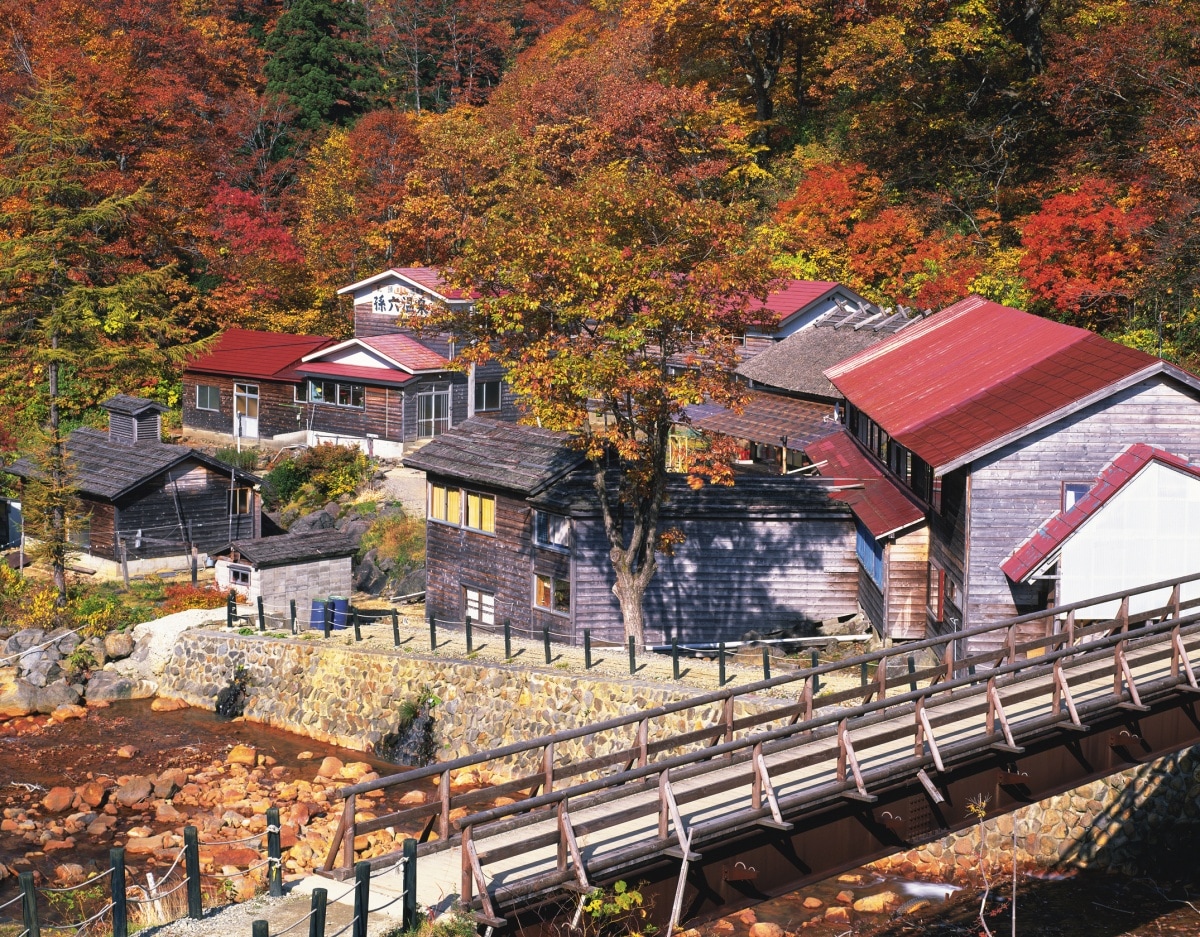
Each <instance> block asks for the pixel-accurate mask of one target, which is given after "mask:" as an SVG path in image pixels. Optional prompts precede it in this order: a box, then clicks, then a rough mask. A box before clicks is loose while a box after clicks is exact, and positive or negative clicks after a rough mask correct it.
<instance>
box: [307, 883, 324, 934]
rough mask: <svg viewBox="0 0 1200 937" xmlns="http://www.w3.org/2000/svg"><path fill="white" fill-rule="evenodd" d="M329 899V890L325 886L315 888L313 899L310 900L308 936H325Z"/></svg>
mask: <svg viewBox="0 0 1200 937" xmlns="http://www.w3.org/2000/svg"><path fill="white" fill-rule="evenodd" d="M328 900H329V891H328V890H327V889H324V888H314V889H313V892H312V901H310V902H309V907H308V910H309V914H310V915H311V917H309V919H308V937H325V903H326V902H327V901H328Z"/></svg>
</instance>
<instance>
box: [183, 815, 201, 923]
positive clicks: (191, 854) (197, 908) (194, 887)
mask: <svg viewBox="0 0 1200 937" xmlns="http://www.w3.org/2000/svg"><path fill="white" fill-rule="evenodd" d="M183 867H184V871H185V872H186V873H187V903H188V917H190V918H191V919H192V920H193V921H199V920H200V919H201V918H203V917H204V899H203V897H202V895H201V894H200V836H199V834H198V833H197V832H196V828H195V827H194V826H185V827H184V828H183Z"/></svg>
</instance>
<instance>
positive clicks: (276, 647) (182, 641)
mask: <svg viewBox="0 0 1200 937" xmlns="http://www.w3.org/2000/svg"><path fill="white" fill-rule="evenodd" d="M239 664H240V665H241V666H243V667H245V668H246V670H247V671H248V673H249V675H250V699H249V702H248V704H247V706H246V718H248V719H251V720H254V721H257V722H262V723H265V724H267V725H272V726H277V727H279V728H281V729H287V730H288V731H290V732H296V733H298V734H300V735H305V736H308V737H309V738H315V739H319V740H321V741H326V742H332V743H334V744H337V745H343V746H345V747H348V748H355V749H359V750H366V749H369V748H370V747H371V746H372V745H373V744H374V743H376V742H378V741H379V740H380V739H381V738H383V736H384V735H386V734H387V733H389V732H391V731H394V730H395V728H396V725H397V722H398V719H399V716H398V710H399V707H400V706H401V705H402V704H403V703H404V702H405V701H406V700H409V699H412V698H413V697H415V696H416V695H417V694H418V693H419V692H420V691H421V689H422V688H423V687H426V686H427V687H429V689H430V690H431V691H432V692H433V693H434V695H435V696H437V697H438V698H439V699H440V700H441V701H442V702H441V704H440V705H439V706H437V707H436V709H435V711H434V717H435V722H436V725H437V731H438V737H439V742H440V745H441V748H440V750H439V752H438V760H439V761H449V760H451V759H454V758H458V757H461V756H464V755H469V754H473V753H475V752H479V751H483V750H486V749H488V748H496V747H499V746H501V745H507V744H509V743H511V742H517V741H522V740H524V739H529V738H535V737H537V736H539V735H546V734H549V733H552V732H558V731H562V730H565V729H570V728H574V727H575V726H578V725H581V724H586V723H588V722H596V721H599V720H603V719H609V718H612V717H615V716H621V715H627V714H632V713H637V712H641V711H643V710H646V709H652V708H654V707H656V706H662V705H665V704H667V703H671V702H674V701H676V700H681V699H687V698H689V697H692V696H695V695H697V693H696V691H695V689H694V688H682V689H674V688H671V687H667V686H662V685H660V684H655V683H649V682H646V681H637V680H618V679H614V678H612V677H599V676H597V677H595V678H590V677H587V676H584V675H581V674H569V673H566V672H560V671H545V672H538V671H536V670H533V669H530V668H528V667H524V666H505V665H497V664H490V665H483V664H474V663H472V662H470V661H459V660H447V659H439V658H433V657H417V656H415V655H413V654H410V653H405V652H404V651H381V650H363V649H357V648H354V647H351V646H344V645H337V644H334V643H333V642H328V641H321V642H315V641H306V640H302V639H287V640H280V639H271V638H261V637H258V636H257V635H236V634H229V633H226V632H219V633H218V632H212V631H204V630H194V631H188V632H186V633H184V634H182V635H180V637H179V640H178V642H177V643H176V645H175V651H174V656H173V657H172V659H171V660H170V662H169V663H168V664H167V667H166V670H165V672H164V673H163V676H162V679H161V681H160V684H159V691H158V692H159V695H160V696H167V697H177V698H179V699H182V700H185V701H186V702H187V703H189V704H190V705H192V706H198V707H201V708H205V709H213V708H214V705H215V700H216V696H217V693H218V692H220V691H221V690H222V689H223V688H224V687H225V686H226V685H227V684H228V683H229V680H230V677H231V676H232V675H233V672H234V669H235V668H236V667H237V666H238V665H239ZM764 705H765V706H769V705H772V704H764ZM773 705H774V706H778V705H779V702H778V701H774V703H773ZM754 706H755V704H754V703H752V702H750V703H743V702H739V703H738V704H737V706H736V708H735V717H737V716H742V715H745V714H747V713H749V712H751V711H753V709H754ZM707 715H708V719H709V722H710V723H711V722H713V721H715V720H716V719H717V717H718V716H719V705H714V706H712V707H711V711H710V712H709V713H708V714H707ZM698 719H699V715H698V714H697V712H696V711H694V710H691V711H683V712H680V713H677V714H675V715H673V716H671V717H669V718H667V719H660V720H656V721H655V722H654V723H653V725H652V728H651V738H650V741H654V740H655V739H656V738H658V737H660V736H661V735H665V734H671V735H674V734H678V733H681V732H685V731H691V730H692V729H695V728H697V726H696V725H695V723H696V721H697V720H698ZM632 740H633V732H632V730H631V729H626V730H624V731H623V732H620V733H608V734H607V735H605V736H585V737H581V738H580V739H578V740H575V741H572V742H569V743H564V744H560V745H559V746H557V747H556V754H557V756H558V758H559V759H560V760H570V761H574V760H583V759H584V758H590V757H594V756H597V755H602V754H605V753H606V752H608V751H612V750H616V749H623V748H627V747H629V745H630V744H632ZM540 765H541V756H540V754H539V753H536V752H535V753H533V754H532V755H531V756H528V757H526V758H525V759H524V761H522V762H516V761H515V760H514V763H513V765H512V767H513V768H514V769H519V770H520V771H521V772H527V771H535V770H538V769H539V768H540Z"/></svg>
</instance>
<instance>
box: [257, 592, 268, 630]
mask: <svg viewBox="0 0 1200 937" xmlns="http://www.w3.org/2000/svg"><path fill="white" fill-rule="evenodd" d="M257 604H258V630H259V631H266V630H267V616H266V614H265V613H264V612H263V597H262V596H261V595H260V596H259V597H258V603H257Z"/></svg>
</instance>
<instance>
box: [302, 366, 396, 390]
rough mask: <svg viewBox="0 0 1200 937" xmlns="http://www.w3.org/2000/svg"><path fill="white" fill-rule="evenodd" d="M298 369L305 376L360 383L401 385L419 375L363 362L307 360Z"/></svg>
mask: <svg viewBox="0 0 1200 937" xmlns="http://www.w3.org/2000/svg"><path fill="white" fill-rule="evenodd" d="M296 371H297V372H298V373H300V374H303V375H304V376H305V377H330V378H348V379H350V380H352V381H354V382H355V383H358V384H372V385H374V384H378V385H380V386H382V385H384V384H387V385H388V386H391V387H399V386H400V385H401V384H407V383H408V382H409V381H413V380H416V378H417V375H415V374H409V373H408V372H407V371H401V370H400V369H399V368H370V367H366V366H365V365H361V364H330V363H329V362H327V361H306V362H305V363H304V364H301V365H298V366H297V367H296Z"/></svg>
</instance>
